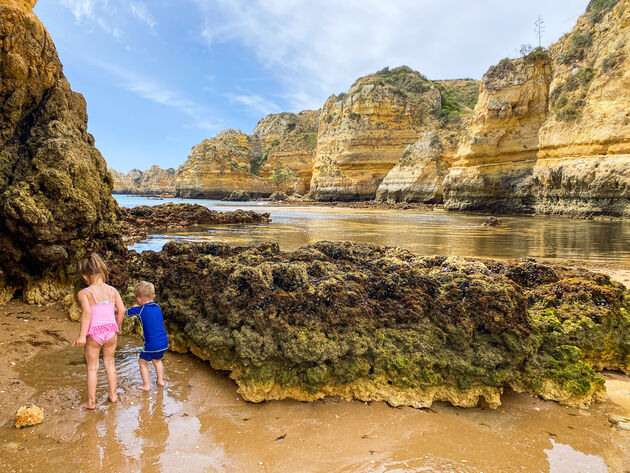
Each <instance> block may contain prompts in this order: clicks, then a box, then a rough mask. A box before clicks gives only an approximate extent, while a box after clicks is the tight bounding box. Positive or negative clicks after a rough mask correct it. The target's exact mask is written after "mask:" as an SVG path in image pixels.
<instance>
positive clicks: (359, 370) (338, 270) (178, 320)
mask: <svg viewBox="0 0 630 473" xmlns="http://www.w3.org/2000/svg"><path fill="white" fill-rule="evenodd" d="M129 277H130V281H131V282H133V281H135V280H138V279H143V278H150V279H151V280H153V281H154V282H155V283H156V285H157V289H158V294H159V300H158V301H159V303H160V304H161V305H162V309H163V311H164V314H165V316H166V323H167V327H168V330H169V332H170V335H171V345H172V346H171V348H172V349H174V350H178V351H188V350H190V351H192V352H193V353H194V354H195V355H197V356H199V357H200V358H202V359H205V360H208V361H210V363H211V365H212V366H213V367H214V368H216V369H220V370H228V371H230V376H231V377H232V378H233V379H235V381H236V382H237V384H238V386H239V392H240V393H241V394H242V395H243V397H244V398H245V399H247V400H250V401H255V402H258V401H263V400H269V399H282V398H287V397H289V398H294V399H300V400H314V399H318V398H321V397H323V396H326V395H338V396H341V397H342V398H345V399H351V398H355V399H361V400H366V401H367V400H385V401H387V402H389V403H390V404H392V405H410V406H416V407H425V406H430V405H431V403H432V402H433V401H436V400H446V401H449V402H451V403H452V404H454V405H458V406H474V405H476V404H477V403H478V402H479V400H480V399H484V400H485V401H486V402H487V403H488V404H489V405H490V406H492V407H497V406H498V405H499V404H500V396H501V393H502V390H503V388H504V387H508V386H509V387H512V388H514V389H517V390H525V391H528V392H531V393H535V394H539V395H541V396H543V397H545V398H547V399H555V400H558V401H560V402H562V403H564V404H567V405H588V404H590V402H592V401H593V400H600V399H602V396H603V393H604V385H603V380H602V379H601V378H598V377H597V376H596V375H595V373H594V371H593V369H592V368H591V366H589V364H587V363H592V364H594V365H597V366H598V367H599V368H613V369H622V370H626V371H628V370H629V369H630V355H629V353H630V343H629V340H630V338H629V337H630V320H629V316H628V308H629V305H628V298H627V294H628V293H627V291H626V292H625V293H624V288H623V286H621V285H620V284H617V283H614V282H612V281H610V280H609V279H608V278H606V277H604V276H602V275H599V274H595V273H590V272H586V271H574V270H571V269H568V268H563V267H556V266H547V265H539V264H537V263H535V262H533V261H513V262H503V261H495V260H481V259H473V258H466V259H464V258H455V257H416V256H415V255H413V254H412V253H410V252H408V251H406V250H402V249H399V248H391V247H382V246H375V245H367V244H358V243H347V242H346V243H333V242H319V243H316V244H314V245H312V246H309V247H306V248H301V249H299V250H296V251H293V252H281V251H280V250H279V248H278V246H277V245H276V244H264V245H260V246H257V247H251V248H242V247H239V248H233V247H229V246H228V245H224V244H190V243H169V244H167V245H166V246H165V247H164V250H163V251H161V252H158V253H156V252H151V251H149V252H144V253H142V254H137V253H131V258H130V262H129ZM576 285H579V290H578V288H577V286H576ZM130 287H131V286H130ZM576 291H577V292H576ZM624 294H625V295H626V296H625V297H626V298H625V299H624ZM576 301H578V302H576ZM549 304H552V305H553V307H554V308H555V309H554V311H555V312H554V314H553V316H554V317H555V318H554V319H553V320H551V319H550V317H551V315H550V312H549V310H548V309H549V307H548V305H549ZM576 304H577V305H576ZM586 319H588V320H586Z"/></svg>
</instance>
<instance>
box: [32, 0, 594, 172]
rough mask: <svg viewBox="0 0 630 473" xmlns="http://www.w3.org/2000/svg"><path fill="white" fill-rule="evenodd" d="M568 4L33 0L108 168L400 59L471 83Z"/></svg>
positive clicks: (305, 98) (142, 161) (556, 21)
mask: <svg viewBox="0 0 630 473" xmlns="http://www.w3.org/2000/svg"><path fill="white" fill-rule="evenodd" d="M586 5H587V1H586V0H584V1H580V0H553V1H551V0H530V1H528V2H523V1H513V0H477V1H470V0H442V1H435V0H430V1H429V0H389V1H383V0H144V1H142V0H39V2H38V3H37V5H36V7H35V13H36V14H37V15H38V16H39V18H40V19H41V20H42V22H43V23H44V25H45V26H46V28H47V29H48V31H49V32H50V35H51V36H52V38H53V41H54V42H55V44H56V46H57V50H58V52H59V56H60V58H61V61H62V63H63V64H64V71H65V74H66V76H67V77H68V79H69V81H70V83H71V85H72V88H73V90H75V91H77V92H81V93H83V94H84V95H85V98H86V99H87V103H88V115H89V124H88V128H89V131H90V132H91V133H92V134H93V135H94V136H95V139H96V145H97V147H98V148H99V149H100V151H101V153H102V154H103V156H104V157H105V159H106V160H107V162H108V164H109V165H110V166H112V167H114V168H115V169H117V170H119V171H123V172H127V171H129V170H130V169H132V168H140V169H146V168H148V167H149V166H151V165H152V164H158V165H160V166H161V167H164V168H166V167H177V166H179V165H180V164H181V163H183V162H184V161H185V160H186V158H187V156H188V154H189V152H190V149H191V148H192V147H193V146H194V145H195V144H197V143H198V142H200V141H201V140H203V139H204V138H211V137H213V136H214V135H216V134H217V133H218V132H219V131H221V130H222V129H225V128H235V129H241V130H243V131H244V132H246V133H251V131H252V130H253V128H254V127H255V126H256V123H257V122H258V120H259V119H260V118H262V117H263V116H265V115H267V114H269V113H277V112H281V111H288V112H298V111H300V110H303V109H309V108H310V109H316V108H320V107H321V106H322V105H323V103H324V101H325V100H326V98H327V97H328V96H329V95H330V94H333V93H339V92H343V91H345V90H347V88H348V87H349V86H350V84H352V82H354V80H355V79H356V78H358V77H360V76H362V75H366V74H369V73H371V72H374V71H377V70H379V69H382V68H383V67H385V66H390V67H395V66H399V65H402V64H406V65H409V66H411V67H413V68H414V69H417V70H419V71H420V72H422V73H423V74H425V75H426V76H427V77H429V78H430V79H448V78H459V77H473V78H477V79H478V78H480V77H481V76H482V75H483V73H484V72H485V71H486V70H487V68H488V67H489V66H490V65H492V64H495V63H496V62H498V61H499V60H500V59H501V58H503V57H506V56H510V57H516V56H518V49H519V46H520V45H521V44H523V43H535V42H536V38H535V35H534V32H533V23H534V20H535V19H536V17H537V16H538V15H539V14H540V15H542V16H543V18H544V20H545V25H546V31H545V33H544V37H543V43H544V45H548V44H550V43H552V42H554V41H556V40H557V39H558V38H559V37H560V36H562V34H563V33H566V32H569V31H570V30H571V28H572V27H573V25H574V24H575V21H576V20H577V17H578V16H579V15H580V14H581V13H582V12H583V11H584V10H585V8H586Z"/></svg>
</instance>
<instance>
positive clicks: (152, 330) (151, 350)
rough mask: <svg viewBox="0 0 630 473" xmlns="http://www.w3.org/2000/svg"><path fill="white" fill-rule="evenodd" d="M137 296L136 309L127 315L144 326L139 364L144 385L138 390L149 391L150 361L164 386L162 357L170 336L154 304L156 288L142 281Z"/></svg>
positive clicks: (136, 291)
mask: <svg viewBox="0 0 630 473" xmlns="http://www.w3.org/2000/svg"><path fill="white" fill-rule="evenodd" d="M133 292H134V294H135V295H136V302H137V303H138V305H137V306H135V307H130V308H129V309H127V312H126V314H127V315H128V316H130V317H138V318H139V319H140V324H141V325H142V334H143V336H144V347H143V349H142V351H141V352H140V358H139V359H138V363H139V364H140V375H141V376H142V384H141V385H138V386H136V389H140V390H142V391H148V390H149V389H151V386H150V385H149V361H151V362H153V366H155V373H156V374H157V384H158V385H160V386H164V366H163V365H162V356H164V352H165V351H166V349H167V348H168V336H167V335H166V330H164V319H163V317H162V310H161V309H160V306H159V305H157V304H156V303H155V302H153V299H155V287H154V286H153V284H151V283H150V282H147V281H140V282H139V283H138V284H136V287H135V288H134V290H133Z"/></svg>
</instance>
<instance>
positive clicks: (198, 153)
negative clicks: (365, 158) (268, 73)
mask: <svg viewBox="0 0 630 473" xmlns="http://www.w3.org/2000/svg"><path fill="white" fill-rule="evenodd" d="M318 117H319V111H310V110H307V111H303V112H300V113H298V114H292V113H280V114H274V115H269V116H267V117H265V118H263V119H262V120H261V121H260V122H259V123H258V125H257V126H256V128H255V129H254V133H253V134H252V135H246V134H245V133H243V132H241V131H234V130H226V131H223V132H221V133H220V134H219V135H217V136H216V137H215V138H213V139H211V140H204V141H203V142H202V143H200V144H199V145H197V146H195V147H194V148H193V150H192V152H191V154H190V156H189V158H188V160H187V161H186V162H185V163H184V164H182V165H181V166H180V167H179V169H178V170H177V175H176V178H175V188H176V194H177V195H178V196H181V197H209V198H219V199H220V198H225V197H228V196H229V195H230V194H231V193H232V192H234V191H243V192H246V193H247V194H249V195H250V196H251V197H268V196H269V195H270V194H272V193H273V192H275V191H284V192H288V193H293V192H300V193H304V192H307V191H308V189H309V184H310V179H311V169H312V162H313V158H314V155H315V144H316V132H317V124H318Z"/></svg>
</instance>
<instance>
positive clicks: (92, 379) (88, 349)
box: [81, 337, 101, 409]
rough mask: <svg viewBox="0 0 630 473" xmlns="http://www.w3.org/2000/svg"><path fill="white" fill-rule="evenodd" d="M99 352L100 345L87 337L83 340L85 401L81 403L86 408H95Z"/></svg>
mask: <svg viewBox="0 0 630 473" xmlns="http://www.w3.org/2000/svg"><path fill="white" fill-rule="evenodd" d="M100 352H101V346H100V345H99V344H98V343H96V342H95V341H94V340H92V337H87V340H86V341H85V362H86V363H87V397H88V399H87V402H86V403H85V404H81V407H84V408H86V409H95V408H96V380H97V374H98V355H99V353H100Z"/></svg>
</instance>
